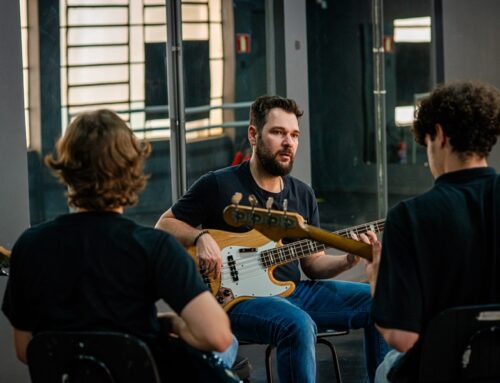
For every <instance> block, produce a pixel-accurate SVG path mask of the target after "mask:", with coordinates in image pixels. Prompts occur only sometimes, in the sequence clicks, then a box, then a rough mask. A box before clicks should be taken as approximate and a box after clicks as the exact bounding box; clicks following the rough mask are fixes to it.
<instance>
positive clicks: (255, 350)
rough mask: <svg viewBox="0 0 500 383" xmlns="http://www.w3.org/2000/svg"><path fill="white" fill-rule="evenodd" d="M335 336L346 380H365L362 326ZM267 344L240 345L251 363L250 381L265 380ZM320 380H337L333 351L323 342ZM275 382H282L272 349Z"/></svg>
mask: <svg viewBox="0 0 500 383" xmlns="http://www.w3.org/2000/svg"><path fill="white" fill-rule="evenodd" d="M330 340H333V343H334V345H335V348H336V350H337V354H338V356H339V362H340V371H341V374H342V381H343V382H344V383H362V382H365V380H366V372H365V364H364V363H365V362H364V353H363V330H353V331H351V332H350V333H349V334H348V335H343V336H338V337H334V338H330ZM265 348H266V346H264V345H251V346H242V347H240V354H242V355H244V356H246V357H247V358H248V359H249V361H250V364H251V365H252V373H251V380H250V382H251V383H266V369H265V364H264V359H265ZM316 355H317V356H316V357H317V376H316V382H317V383H327V382H329V383H332V382H337V380H336V377H335V370H334V368H333V363H332V357H331V353H330V351H329V350H328V348H327V347H326V346H324V345H321V344H320V345H317V347H316ZM272 357H273V375H274V382H279V381H278V377H277V373H276V372H277V370H276V358H275V355H274V353H273V356H272Z"/></svg>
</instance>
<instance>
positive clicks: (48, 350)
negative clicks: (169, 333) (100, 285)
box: [27, 332, 160, 383]
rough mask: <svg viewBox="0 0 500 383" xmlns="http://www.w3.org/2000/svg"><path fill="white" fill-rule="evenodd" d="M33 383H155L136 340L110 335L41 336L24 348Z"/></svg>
mask: <svg viewBox="0 0 500 383" xmlns="http://www.w3.org/2000/svg"><path fill="white" fill-rule="evenodd" d="M27 352H28V365H29V371H30V376H31V380H32V382H33V383H49V382H71V383H77V382H78V383H83V382H88V383H90V382H92V383H111V382H113V383H133V382H134V383H135V382H141V383H159V382H160V377H159V374H158V370H157V368H156V364H155V362H154V359H153V356H152V354H151V352H150V351H149V349H148V347H147V345H146V344H145V343H144V342H143V341H141V340H140V339H138V338H136V337H133V336H130V335H126V334H122V333H112V332H43V333H39V334H37V335H35V336H34V337H33V339H32V340H31V342H30V343H29V345H28V351H27Z"/></svg>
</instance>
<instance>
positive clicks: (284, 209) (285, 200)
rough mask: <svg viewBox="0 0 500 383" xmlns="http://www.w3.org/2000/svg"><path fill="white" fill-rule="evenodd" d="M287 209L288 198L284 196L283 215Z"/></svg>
mask: <svg viewBox="0 0 500 383" xmlns="http://www.w3.org/2000/svg"><path fill="white" fill-rule="evenodd" d="M287 210H288V200H287V199H286V198H285V199H284V200H283V211H284V212H285V215H286V212H287Z"/></svg>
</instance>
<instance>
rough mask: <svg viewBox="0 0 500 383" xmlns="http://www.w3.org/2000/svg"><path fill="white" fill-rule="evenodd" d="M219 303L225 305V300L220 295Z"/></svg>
mask: <svg viewBox="0 0 500 383" xmlns="http://www.w3.org/2000/svg"><path fill="white" fill-rule="evenodd" d="M217 301H218V302H219V303H220V304H223V303H224V298H223V297H221V296H220V295H219V296H218V297H217Z"/></svg>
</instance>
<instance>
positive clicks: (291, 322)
mask: <svg viewBox="0 0 500 383" xmlns="http://www.w3.org/2000/svg"><path fill="white" fill-rule="evenodd" d="M284 322H285V323H282V325H281V326H280V336H279V338H280V339H281V340H285V339H287V340H289V341H291V342H293V343H294V344H296V345H299V344H303V345H306V346H309V345H311V344H314V343H315V342H316V334H317V332H318V329H317V327H316V323H314V321H313V319H312V318H311V317H310V316H309V314H307V313H306V312H305V311H299V312H296V313H294V314H293V315H292V316H290V317H287V318H286V319H285V320H284Z"/></svg>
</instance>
